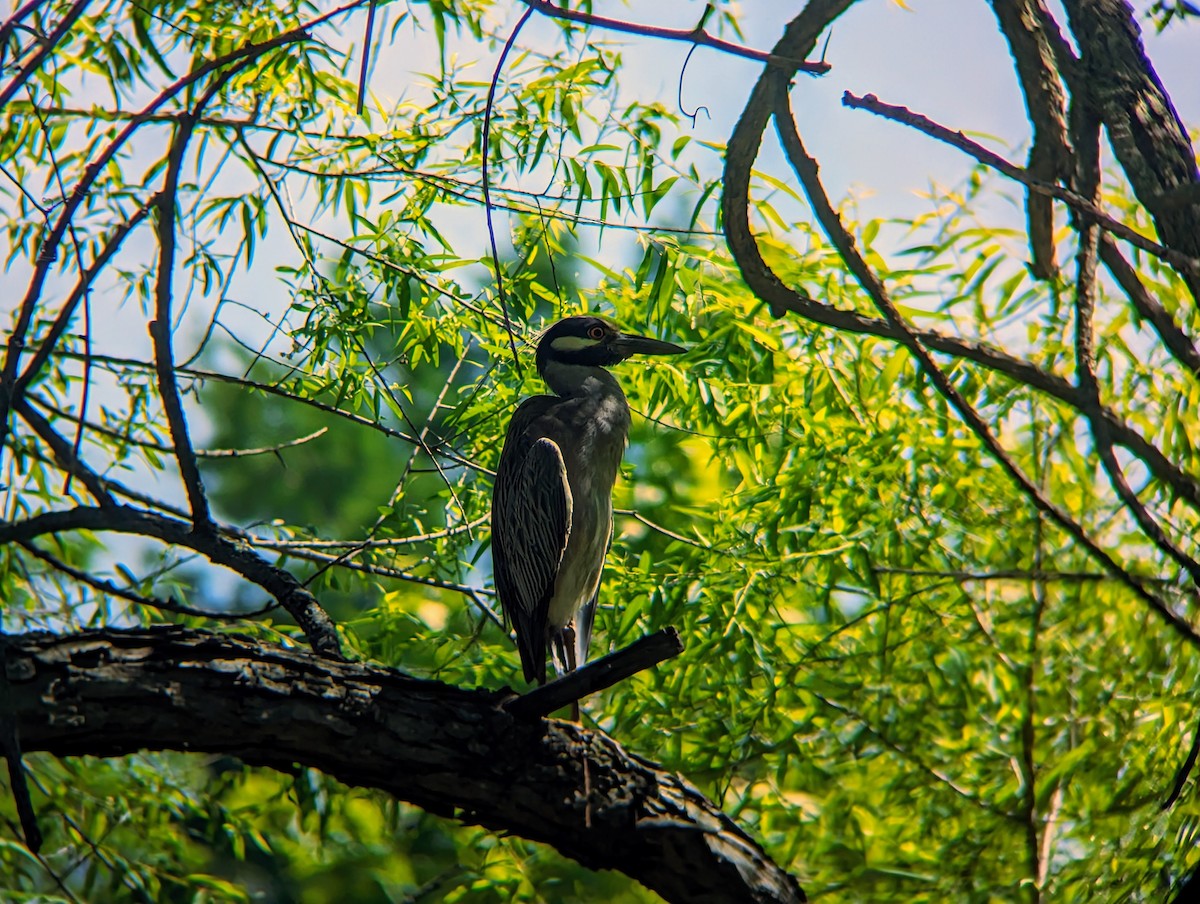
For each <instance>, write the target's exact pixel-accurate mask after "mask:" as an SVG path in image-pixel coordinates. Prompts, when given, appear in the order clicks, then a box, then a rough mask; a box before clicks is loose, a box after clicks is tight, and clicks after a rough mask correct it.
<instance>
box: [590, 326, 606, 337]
mask: <svg viewBox="0 0 1200 904" xmlns="http://www.w3.org/2000/svg"><path fill="white" fill-rule="evenodd" d="M588 335H589V336H591V337H592V338H593V339H603V338H604V328H603V327H599V326H594V327H592V328H591V329H590V330H588Z"/></svg>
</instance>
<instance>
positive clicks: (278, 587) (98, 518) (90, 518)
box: [0, 505, 342, 659]
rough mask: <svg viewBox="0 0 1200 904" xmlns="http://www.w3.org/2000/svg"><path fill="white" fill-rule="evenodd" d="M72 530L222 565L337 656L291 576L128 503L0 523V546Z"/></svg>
mask: <svg viewBox="0 0 1200 904" xmlns="http://www.w3.org/2000/svg"><path fill="white" fill-rule="evenodd" d="M76 530H91V531H113V532H115V533H122V534H135V535H141V536H144V537H151V538H153V539H156V540H161V541H162V542H164V543H169V544H171V545H173V546H182V547H185V548H187V549H192V550H195V551H196V552H198V553H201V554H202V555H204V556H206V557H207V558H208V560H209V561H211V562H213V563H215V564H217V565H223V566H225V567H226V568H228V569H230V570H231V571H234V572H236V573H237V574H239V575H241V576H242V577H244V578H245V579H246V580H248V581H250V582H251V583H254V584H257V585H258V586H260V587H262V588H263V589H264V590H266V591H267V592H268V593H270V594H271V596H273V597H275V599H276V600H278V601H279V604H280V605H281V606H282V607H283V608H284V609H286V610H287V612H288V614H289V615H291V616H292V618H294V619H295V620H296V623H297V624H298V625H299V626H300V628H301V629H302V630H303V631H304V634H305V636H306V637H307V638H308V642H309V643H310V644H312V647H313V649H314V650H315V651H316V652H317V653H318V654H319V655H321V656H325V657H328V658H330V659H340V658H341V655H342V654H341V645H340V643H339V641H338V636H337V630H336V629H335V628H334V625H333V622H332V621H330V619H329V616H328V615H326V614H325V610H324V609H322V608H321V606H320V604H319V603H317V601H316V598H315V597H313V595H312V594H311V593H309V592H308V591H307V590H306V589H305V588H304V587H303V585H301V583H300V582H299V581H298V580H296V578H295V577H294V576H292V575H291V574H290V573H288V572H287V571H285V570H284V569H282V568H279V567H278V566H276V565H272V564H271V563H270V562H268V561H267V560H266V559H263V558H262V557H261V556H260V555H259V554H258V553H256V552H255V551H254V550H252V549H250V548H249V547H248V546H246V545H245V544H244V543H241V542H236V541H234V540H230V539H228V538H226V537H224V536H221V535H220V534H218V533H215V532H214V533H209V534H200V533H197V532H196V531H194V530H192V529H191V526H190V525H189V524H188V523H187V522H185V521H180V520H178V519H175V518H168V517H166V516H164V515H160V514H158V513H156V512H150V511H145V510H142V509H137V508H133V507H132V506H128V505H113V506H107V507H105V508H92V507H88V506H79V507H77V508H74V509H67V510H60V511H51V512H43V513H42V514H39V515H34V516H32V517H30V518H27V519H25V520H23V521H16V522H8V521H0V545H3V544H4V543H14V542H15V543H23V542H28V541H31V540H33V539H35V538H36V537H40V536H44V535H46V534H58V533H64V532H66V531H76Z"/></svg>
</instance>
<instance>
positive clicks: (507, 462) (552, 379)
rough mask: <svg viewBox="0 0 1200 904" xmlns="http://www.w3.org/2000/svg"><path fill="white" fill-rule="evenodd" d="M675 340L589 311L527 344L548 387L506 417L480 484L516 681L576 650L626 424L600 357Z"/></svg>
mask: <svg viewBox="0 0 1200 904" xmlns="http://www.w3.org/2000/svg"><path fill="white" fill-rule="evenodd" d="M684 351H686V349H683V348H680V347H679V346H677V345H672V344H671V343H668V342H660V341H658V340H656V339H649V338H646V337H642V336H628V335H623V334H621V333H620V332H619V331H618V330H617V329H616V327H614V326H613V325H612V324H611V323H609V322H608V321H606V320H603V319H601V318H598V317H568V318H566V319H565V320H560V321H559V322H558V323H556V324H554V325H553V326H552V327H550V329H549V330H547V331H546V333H545V334H544V335H543V336H542V339H541V341H540V342H539V343H538V351H537V366H538V373H539V374H541V376H542V379H543V380H545V382H546V384H547V385H548V386H549V387H550V389H551V390H552V391H553V392H554V393H555V394H554V395H542V396H534V397H533V398H530V399H526V400H525V401H524V402H522V403H521V405H520V406H519V407H518V408H517V411H516V413H515V414H514V415H513V418H512V421H511V422H510V424H509V428H508V434H507V436H506V438H505V441H504V449H503V450H502V452H501V453H500V464H499V466H498V467H497V469H496V482H495V487H494V490H493V495H492V561H493V564H494V571H495V578H496V590H497V592H498V593H499V595H500V603H501V605H502V606H503V608H504V613H505V615H506V616H507V618H508V620H509V621H510V622H511V623H512V625H513V627H514V628H515V630H516V635H517V648H518V650H519V651H520V654H521V665H522V668H523V670H524V673H525V680H526V681H531V682H532V681H536V682H538V683H539V684H543V683H545V680H546V655H547V652H549V653H550V654H551V656H552V658H553V660H554V664H555V670H556V671H557V672H559V673H562V672H566V671H570V670H572V669H574V668H576V667H577V666H578V665H581V664H583V662H584V661H586V659H587V651H588V644H589V642H590V640H591V634H592V622H593V620H594V618H595V613H596V600H597V597H598V595H599V588H600V575H601V572H602V571H603V569H604V555H605V552H606V550H607V548H608V543H609V539H610V537H611V535H612V523H613V522H612V489H613V484H614V483H615V482H616V478H617V471H618V469H619V468H620V466H621V457H622V455H623V454H624V451H625V444H626V441H627V437H628V435H629V423H630V417H629V405H628V404H627V403H626V401H625V394H624V393H623V392H621V387H620V385H619V384H618V383H617V381H616V379H615V378H614V377H613V375H612V374H610V373H609V372H608V371H607V370H606V369H605V368H606V367H608V366H610V365H612V364H616V363H617V362H619V361H623V360H624V359H625V358H628V357H630V356H631V355H634V354H652V355H673V354H680V353H682V352H684Z"/></svg>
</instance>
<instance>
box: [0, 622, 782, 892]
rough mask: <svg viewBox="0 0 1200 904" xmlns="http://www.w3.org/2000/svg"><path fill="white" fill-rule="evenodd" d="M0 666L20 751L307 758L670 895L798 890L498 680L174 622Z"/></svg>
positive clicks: (629, 759)
mask: <svg viewBox="0 0 1200 904" xmlns="http://www.w3.org/2000/svg"><path fill="white" fill-rule="evenodd" d="M7 678H8V686H9V688H10V703H11V711H12V713H13V715H14V718H15V724H16V725H17V727H18V729H19V731H20V737H21V742H22V744H23V745H24V749H25V752H26V753H27V754H28V753H29V752H32V751H38V750H43V751H48V752H50V753H53V754H56V755H58V756H82V755H92V756H119V755H123V754H129V753H134V752H136V751H139V750H185V751H192V752H205V753H221V754H229V755H233V756H237V757H238V758H240V759H242V760H243V761H245V762H247V763H250V764H253V765H258V766H268V767H273V768H277V769H284V770H292V769H293V768H294V766H295V764H297V763H299V764H302V765H304V766H309V767H312V768H314V769H319V770H321V771H322V772H325V773H326V774H328V775H330V776H332V777H334V778H336V779H338V780H339V781H342V782H344V783H346V784H349V785H356V786H361V787H369V788H378V789H380V790H383V791H386V792H388V793H390V794H392V795H394V796H396V797H397V798H399V799H401V800H405V801H408V802H410V803H413V804H416V805H417V806H420V807H423V808H424V809H426V810H428V811H430V812H432V813H438V814H443V815H446V816H451V817H454V818H457V819H459V820H461V821H463V822H467V823H474V824H478V825H482V826H485V827H487V828H489V829H492V830H494V831H502V832H509V833H512V834H516V835H520V836H521V837H524V838H529V839H531V840H534V841H540V842H543V843H545V844H548V845H551V846H552V847H554V848H556V849H558V850H559V851H560V852H562V853H563V854H565V855H566V856H568V857H572V858H574V859H576V860H578V861H579V862H580V863H582V864H584V865H585V866H588V867H590V868H592V869H613V870H618V871H620V872H623V873H625V874H626V875H628V876H630V877H632V878H634V879H636V880H637V881H639V882H641V883H642V884H644V885H646V886H647V887H649V888H651V889H653V890H654V891H656V892H658V893H659V894H660V895H662V896H663V897H664V898H665V899H667V900H668V901H674V902H681V904H682V902H687V904H705V902H708V904H720V902H730V904H732V902H763V904H766V902H798V901H803V900H804V893H803V892H802V891H801V889H800V886H799V885H798V884H797V882H796V880H795V879H794V878H793V877H792V876H790V875H789V874H788V873H787V872H786V871H785V870H783V869H781V868H780V867H779V866H777V865H776V864H775V863H773V862H772V861H771V860H770V858H768V857H767V855H766V854H765V853H764V852H763V850H762V848H761V847H760V846H759V845H758V844H757V843H756V842H755V841H754V840H753V839H752V838H750V837H749V836H748V835H747V834H746V833H745V832H743V831H742V830H741V829H740V828H738V827H737V825H736V824H735V823H734V822H733V821H732V820H731V819H730V818H729V817H728V816H726V815H725V814H724V813H723V812H722V811H721V810H720V809H719V808H718V807H716V806H715V805H714V804H713V803H712V802H710V801H709V800H708V799H707V798H705V797H704V795H702V794H701V793H700V792H699V791H698V790H697V789H696V788H694V787H693V786H691V785H690V784H688V783H687V782H686V781H684V780H683V779H681V778H680V777H678V776H676V775H673V774H671V773H669V772H666V771H664V770H663V769H661V768H660V767H657V766H655V765H654V764H652V763H649V762H647V761H645V760H643V759H640V758H638V757H636V756H632V755H630V754H628V753H626V752H625V751H624V750H623V749H622V748H621V746H620V745H619V744H617V742H616V741H614V740H613V739H612V738H610V737H609V736H608V735H606V734H604V733H603V732H598V731H588V730H585V729H582V728H580V727H579V726H578V725H574V724H572V723H568V722H558V721H546V720H542V719H535V720H529V719H519V718H516V717H514V716H513V715H512V714H511V713H509V712H506V711H505V709H504V708H503V707H502V706H501V705H500V703H501V701H502V695H500V694H497V693H493V692H489V691H484V690H468V689H463V688H457V687H453V686H450V685H446V684H441V683H439V682H435V681H424V680H419V679H416V678H411V677H408V676H406V675H403V674H401V673H398V672H395V671H390V670H387V669H381V668H376V667H372V666H367V665H361V664H356V663H348V662H333V661H330V660H327V659H321V658H318V657H316V656H313V655H312V654H310V653H307V652H303V651H299V650H289V649H284V648H281V647H276V646H269V645H265V644H257V643H253V642H250V641H247V640H242V639H238V638H235V637H226V636H221V635H215V634H209V633H204V632H198V631H187V630H184V629H180V628H165V629H139V630H131V631H97V632H87V633H83V634H74V635H67V636H56V635H49V634H36V635H23V636H16V637H13V638H10V639H9V654H8V668H7ZM230 701H236V705H233V706H231V705H230ZM585 774H586V776H587V779H586V783H585Z"/></svg>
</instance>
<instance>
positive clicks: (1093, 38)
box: [1063, 0, 1200, 300]
mask: <svg viewBox="0 0 1200 904" xmlns="http://www.w3.org/2000/svg"><path fill="white" fill-rule="evenodd" d="M1063 6H1064V7H1065V8H1066V11H1067V19H1068V21H1069V23H1070V27H1071V33H1072V35H1073V36H1074V38H1075V41H1076V43H1077V45H1078V46H1079V66H1078V77H1077V78H1074V79H1072V80H1071V81H1070V86H1071V89H1072V92H1073V93H1079V94H1082V95H1083V96H1084V97H1085V98H1086V99H1087V102H1088V105H1089V106H1090V107H1091V108H1092V110H1093V111H1094V112H1095V113H1096V115H1097V116H1099V118H1100V120H1101V121H1102V122H1103V123H1104V127H1105V130H1106V131H1107V133H1108V140H1109V143H1110V144H1111V145H1112V148H1113V151H1114V152H1115V154H1116V156H1117V159H1118V160H1119V161H1120V163H1121V168H1122V169H1123V170H1124V171H1125V175H1126V176H1127V177H1128V178H1129V184H1130V185H1131V186H1132V187H1133V191H1134V194H1136V195H1137V198H1138V200H1139V201H1140V202H1141V203H1142V204H1143V205H1145V207H1146V209H1147V210H1148V211H1149V212H1150V216H1151V217H1152V218H1153V219H1154V225H1155V227H1156V229H1157V231H1158V234H1159V235H1160V236H1162V239H1163V242H1164V243H1165V244H1166V245H1168V246H1170V247H1171V248H1173V249H1176V250H1177V251H1178V252H1180V253H1182V254H1183V255H1186V256H1188V257H1190V258H1191V259H1193V260H1195V259H1197V258H1200V197H1197V196H1195V195H1194V194H1193V192H1194V187H1195V186H1196V185H1197V184H1198V183H1200V170H1197V166H1196V152H1195V150H1194V149H1193V148H1192V144H1191V141H1190V140H1189V139H1188V133H1187V129H1186V127H1185V126H1184V125H1183V122H1182V121H1181V120H1180V118H1179V114H1178V113H1177V112H1176V111H1175V107H1174V106H1173V105H1172V104H1171V99H1170V98H1169V97H1168V96H1167V92H1166V90H1165V89H1164V88H1163V85H1162V82H1161V81H1160V80H1159V78H1158V74H1157V73H1156V72H1155V71H1154V67H1153V65H1151V63H1150V60H1149V59H1148V58H1147V57H1146V52H1145V49H1144V48H1143V46H1142V39H1141V35H1140V33H1139V32H1138V27H1137V23H1136V22H1135V21H1134V18H1133V9H1132V7H1130V5H1129V4H1128V3H1127V2H1125V0H1065V2H1064V3H1063ZM1177 197H1186V198H1190V200H1189V201H1185V202H1184V203H1165V202H1167V201H1168V200H1173V199H1175V198H1177ZM1174 263H1175V262H1174V261H1172V264H1174ZM1176 266H1177V265H1176ZM1182 273H1183V277H1184V280H1185V281H1186V282H1187V284H1188V287H1189V288H1190V289H1191V292H1192V296H1193V297H1194V298H1196V299H1197V300H1200V272H1197V271H1196V270H1195V269H1188V270H1183V271H1182Z"/></svg>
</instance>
